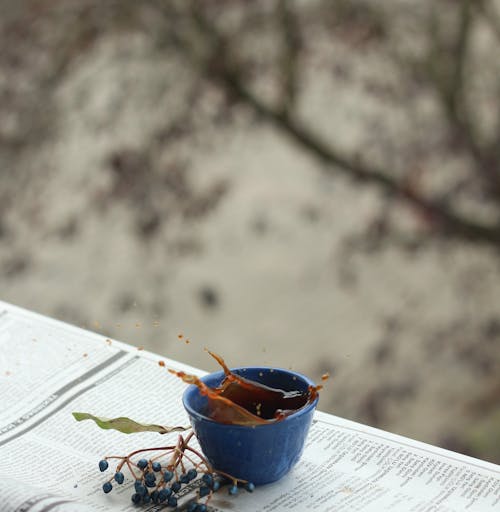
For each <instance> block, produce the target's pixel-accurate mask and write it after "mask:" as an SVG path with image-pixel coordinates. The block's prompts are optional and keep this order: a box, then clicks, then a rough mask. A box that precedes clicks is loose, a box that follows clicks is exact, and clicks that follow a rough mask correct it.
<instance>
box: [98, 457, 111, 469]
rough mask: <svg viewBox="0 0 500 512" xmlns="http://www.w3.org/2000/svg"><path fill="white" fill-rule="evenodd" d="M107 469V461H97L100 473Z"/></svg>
mask: <svg viewBox="0 0 500 512" xmlns="http://www.w3.org/2000/svg"><path fill="white" fill-rule="evenodd" d="M108 467H109V464H108V461H107V460H104V459H103V460H100V461H99V469H100V470H101V471H106V469H108Z"/></svg>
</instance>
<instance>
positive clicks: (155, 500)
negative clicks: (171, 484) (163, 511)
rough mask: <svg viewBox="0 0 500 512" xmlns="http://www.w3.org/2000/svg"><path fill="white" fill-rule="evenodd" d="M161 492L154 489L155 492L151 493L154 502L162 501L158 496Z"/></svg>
mask: <svg viewBox="0 0 500 512" xmlns="http://www.w3.org/2000/svg"><path fill="white" fill-rule="evenodd" d="M159 494H160V493H159V492H158V491H153V492H152V493H151V501H152V502H153V503H159V502H160V500H159V497H158V496H159Z"/></svg>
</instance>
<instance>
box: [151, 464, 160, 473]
mask: <svg viewBox="0 0 500 512" xmlns="http://www.w3.org/2000/svg"><path fill="white" fill-rule="evenodd" d="M151 467H152V468H153V471H161V464H160V463H159V462H153V464H152V465H151Z"/></svg>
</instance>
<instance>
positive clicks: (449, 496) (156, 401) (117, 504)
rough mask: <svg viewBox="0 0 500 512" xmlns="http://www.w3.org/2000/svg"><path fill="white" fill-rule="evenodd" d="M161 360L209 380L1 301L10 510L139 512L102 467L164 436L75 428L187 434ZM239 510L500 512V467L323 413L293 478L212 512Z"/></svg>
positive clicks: (5, 492)
mask: <svg viewBox="0 0 500 512" xmlns="http://www.w3.org/2000/svg"><path fill="white" fill-rule="evenodd" d="M159 361H163V362H164V363H165V366H166V367H169V368H173V369H176V370H183V371H186V372H190V373H194V374H197V375H203V374H204V372H202V371H201V370H198V369H196V368H193V367H190V366H188V365H185V364H183V363H180V362H178V361H174V360H171V359H168V358H165V357H160V356H158V355H156V354H153V353H151V352H148V351H145V350H140V351H139V350H137V348H135V347H132V346H131V345H127V344H125V343H122V342H119V341H117V340H110V339H109V338H106V337H105V336H102V335H99V334H96V333H93V332H90V331H87V330H84V329H81V328H79V327H75V326H71V325H68V324H65V323H63V322H60V321H58V320H54V319H51V318H48V317H45V316H43V315H40V314H37V313H33V312H30V311H27V310H25V309H22V308H19V307H17V306H13V305H11V304H8V303H5V302H2V301H0V500H1V502H2V510H3V511H5V512H68V511H75V512H98V511H108V510H109V511H113V510H116V511H118V510H120V511H123V510H124V511H129V510H130V511H132V510H137V507H136V506H134V505H133V504H132V503H131V501H130V494H131V493H130V485H131V482H130V483H129V484H128V485H126V484H124V485H123V486H120V488H119V489H118V490H117V492H113V493H111V494H109V495H104V494H103V493H102V491H101V480H100V476H101V475H100V473H99V471H98V470H97V462H98V460H99V459H100V458H102V456H103V455H106V454H109V453H110V452H111V451H112V452H113V453H115V452H119V453H120V454H126V453H129V452H131V451H132V450H134V449H135V448H137V447H143V446H154V445H155V443H157V442H158V440H157V439H158V434H155V433H150V432H146V433H138V434H133V435H130V436H129V435H123V434H120V433H117V432H111V431H108V432H105V431H101V430H99V429H98V428H97V427H96V426H95V425H94V424H92V423H91V422H83V423H82V424H78V423H76V422H75V421H74V420H73V418H72V417H71V412H72V411H78V410H82V411H88V412H91V413H93V414H94V413H95V414H96V415H101V416H103V415H105V416H109V417H113V416H123V415H127V416H129V417H132V418H135V419H138V420H140V421H143V420H144V421H148V422H151V423H160V424H165V423H167V424H176V425H177V424H183V425H188V423H189V422H188V419H187V415H186V413H185V411H184V410H183V407H182V403H181V394H182V391H183V389H184V387H185V385H184V384H183V383H182V382H180V381H179V379H177V378H176V377H174V376H172V375H170V374H169V373H168V372H166V371H165V368H162V367H161V366H160V365H158V362H159ZM159 405H160V407H159ZM165 435H166V436H175V435H176V434H165ZM162 442H163V441H162ZM194 488H196V484H193V486H192V487H191V489H194ZM219 495H220V496H219ZM190 498H191V496H190V495H187V496H186V498H185V500H184V501H180V502H179V506H178V510H183V509H184V508H185V503H186V500H189V499H190ZM160 508H161V506H160ZM160 508H159V506H158V505H151V506H143V508H142V510H147V511H153V510H160ZM235 509H237V510H239V511H241V512H247V511H248V512H250V511H252V512H254V511H262V512H281V511H285V510H287V511H288V510H297V511H301V510H320V511H322V510H323V511H335V512H342V511H345V512H347V511H352V510H356V511H361V512H372V511H373V512H375V511H376V512H378V511H381V510H384V511H385V510H388V511H390V510H394V511H398V512H399V511H401V512H404V511H408V512H424V511H433V512H450V511H461V510H464V511H478V512H479V511H481V512H484V511H490V510H491V511H492V512H493V511H497V510H499V509H500V467H499V466H497V465H495V464H492V463H488V462H485V461H481V460H478V459H474V458H472V457H468V456H465V455H461V454H458V453H454V452H450V451H448V450H444V449H442V448H438V447H435V446H432V445H429V444H425V443H422V442H419V441H414V440H412V439H408V438H405V437H403V436H399V435H396V434H391V433H388V432H385V431H382V430H379V429H376V428H373V427H369V426H366V425H362V424H359V423H356V422H353V421H349V420H346V419H343V418H340V417H337V416H334V415H331V414H326V413H322V412H319V411H318V412H316V414H315V417H314V421H313V426H312V427H311V432H310V435H309V438H308V441H307V445H306V449H305V451H304V454H303V456H302V459H301V461H300V462H299V464H298V465H297V466H296V468H295V469H294V470H292V472H291V473H290V474H289V475H288V476H286V477H285V478H284V479H282V480H280V481H279V482H276V483H274V484H270V485H267V486H263V487H259V488H257V489H256V491H255V492H254V493H252V494H251V495H250V494H240V495H239V496H237V497H232V496H231V497H230V496H227V494H225V493H221V492H219V493H217V494H216V495H214V497H213V499H212V500H211V501H210V507H209V510H212V511H226V510H235ZM170 510H171V509H170Z"/></svg>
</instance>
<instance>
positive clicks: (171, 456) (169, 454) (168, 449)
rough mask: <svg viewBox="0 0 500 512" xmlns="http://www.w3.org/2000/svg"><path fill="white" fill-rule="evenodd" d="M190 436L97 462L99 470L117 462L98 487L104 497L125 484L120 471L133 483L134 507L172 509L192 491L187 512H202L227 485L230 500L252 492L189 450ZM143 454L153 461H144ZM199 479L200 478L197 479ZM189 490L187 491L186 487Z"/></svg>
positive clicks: (243, 482)
mask: <svg viewBox="0 0 500 512" xmlns="http://www.w3.org/2000/svg"><path fill="white" fill-rule="evenodd" d="M193 435H194V434H193V432H190V433H189V434H188V435H187V436H186V437H184V436H182V435H179V438H178V441H177V444H175V445H172V446H162V447H159V448H144V449H141V450H135V451H133V452H132V453H130V454H128V455H126V456H115V455H112V456H107V457H104V459H102V460H101V461H99V470H100V471H101V472H104V471H106V470H107V469H108V468H109V462H108V461H109V460H111V459H117V460H118V461H119V462H118V464H117V465H116V468H115V472H114V474H113V476H111V477H110V478H109V479H108V480H107V481H106V482H104V484H103V486H102V490H103V491H104V493H106V494H107V493H109V492H111V491H112V490H113V483H116V484H118V485H121V484H123V483H124V481H125V475H124V473H123V472H122V469H127V470H128V472H129V473H130V476H131V477H132V478H133V479H134V487H133V489H134V492H133V494H132V497H131V500H132V502H133V503H134V504H136V505H142V504H148V503H154V504H164V505H166V506H169V507H172V508H175V507H176V506H177V502H178V499H179V498H181V497H183V496H185V495H186V494H188V493H189V492H190V491H194V490H195V489H196V488H197V491H196V497H195V499H194V500H192V501H191V502H190V503H189V504H188V505H187V508H186V510H187V511H188V512H206V511H207V510H208V509H207V506H208V503H209V501H210V499H211V498H212V496H213V494H214V493H215V492H217V491H219V490H220V489H221V487H222V486H223V485H225V484H228V485H229V487H228V494H230V495H231V496H234V495H236V494H237V493H238V489H239V488H240V487H243V488H244V489H245V490H246V491H248V492H253V490H254V489H255V485H254V484H253V483H252V482H247V481H246V480H241V479H238V478H234V477H233V476H231V475H228V474H227V473H224V472H223V471H218V470H215V469H214V468H212V467H211V465H210V463H209V462H208V461H207V459H206V458H205V457H204V456H203V455H202V454H201V453H200V452H199V451H198V450H196V449H194V448H192V447H191V446H189V442H190V441H191V439H192V438H193ZM146 453H153V454H154V455H153V457H149V458H146V457H145V454H146ZM200 475H201V477H200ZM189 484H191V485H190V487H188V485H189Z"/></svg>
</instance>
